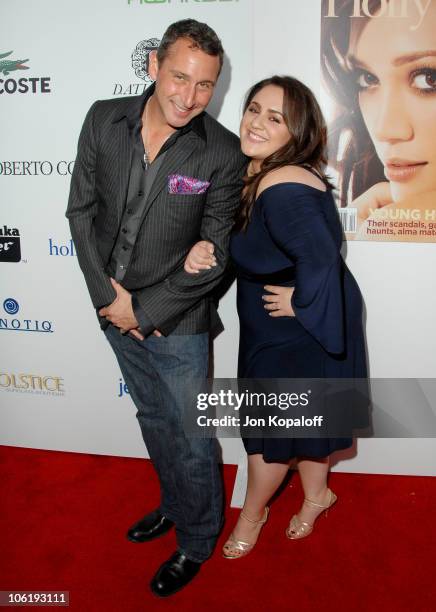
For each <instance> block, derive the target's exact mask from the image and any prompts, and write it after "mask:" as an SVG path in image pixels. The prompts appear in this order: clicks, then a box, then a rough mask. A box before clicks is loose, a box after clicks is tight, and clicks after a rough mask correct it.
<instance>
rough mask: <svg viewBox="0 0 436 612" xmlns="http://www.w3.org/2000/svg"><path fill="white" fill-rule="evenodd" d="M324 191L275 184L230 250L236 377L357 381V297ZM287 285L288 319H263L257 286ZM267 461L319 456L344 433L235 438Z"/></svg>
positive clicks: (361, 355)
mask: <svg viewBox="0 0 436 612" xmlns="http://www.w3.org/2000/svg"><path fill="white" fill-rule="evenodd" d="M341 243H342V229H341V225H340V222H339V217H338V212H337V209H336V205H335V203H334V200H333V196H332V193H331V191H330V189H327V191H325V192H324V191H321V190H319V189H317V188H315V187H311V186H309V185H305V184H303V183H293V182H286V183H278V184H276V185H272V186H271V187H268V188H266V189H265V190H264V191H263V192H262V193H261V194H260V196H259V197H258V198H257V200H256V202H255V204H254V207H253V210H252V216H251V219H250V223H249V224H248V227H247V230H246V231H245V232H234V233H233V235H232V238H231V245H230V252H231V256H232V259H233V262H234V264H235V267H236V274H237V306H238V314H239V320H240V344H239V365H238V376H239V378H365V377H366V376H367V370H366V355H365V342H364V334H363V328H362V297H361V293H360V290H359V287H358V285H357V283H356V281H355V279H354V277H353V276H352V274H351V272H350V271H349V270H348V268H347V266H346V265H345V262H344V261H343V259H342V257H341V254H340V248H341ZM267 284H270V285H282V286H295V290H294V294H293V297H292V306H293V309H294V312H295V317H270V316H269V314H268V311H267V310H265V308H264V305H265V302H264V301H263V300H262V295H264V294H266V293H267V292H266V291H265V289H264V286H265V285H267ZM243 442H244V445H245V449H246V451H247V453H248V454H254V453H261V454H263V457H264V460H265V461H269V462H274V461H287V460H289V459H291V458H293V457H296V456H307V457H314V458H315V457H317V458H320V457H325V456H327V455H329V454H330V453H332V452H333V451H335V450H338V449H343V448H348V447H349V446H351V444H352V439H351V438H328V439H319V438H313V439H308V438H304V439H303V438H287V439H281V438H280V439H266V438H260V439H259V438H256V439H250V438H243Z"/></svg>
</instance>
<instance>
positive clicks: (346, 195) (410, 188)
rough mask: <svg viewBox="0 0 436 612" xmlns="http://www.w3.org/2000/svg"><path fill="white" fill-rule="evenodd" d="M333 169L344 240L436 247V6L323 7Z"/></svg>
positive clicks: (422, 0)
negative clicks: (423, 243)
mask: <svg viewBox="0 0 436 612" xmlns="http://www.w3.org/2000/svg"><path fill="white" fill-rule="evenodd" d="M321 2H322V11H321V72H322V102H323V107H324V111H325V114H326V119H327V123H328V129H329V169H330V174H331V175H332V177H334V179H335V180H334V182H335V184H336V185H337V187H338V188H337V190H336V191H335V195H336V200H337V205H338V209H339V214H340V217H341V221H342V224H343V228H344V231H345V235H346V237H347V239H348V240H376V241H391V242H398V241H405V242H435V241H436V0H321Z"/></svg>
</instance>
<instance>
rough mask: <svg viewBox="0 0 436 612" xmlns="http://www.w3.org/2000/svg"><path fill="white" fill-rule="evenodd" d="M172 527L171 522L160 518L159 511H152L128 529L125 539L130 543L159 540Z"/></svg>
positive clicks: (162, 517)
mask: <svg viewBox="0 0 436 612" xmlns="http://www.w3.org/2000/svg"><path fill="white" fill-rule="evenodd" d="M173 526H174V523H173V521H170V520H169V519H167V518H165V517H164V516H162V514H161V513H160V512H159V510H154V511H153V512H151V513H150V514H147V515H146V516H144V518H142V519H141V520H140V521H138V522H137V523H135V524H134V525H132V526H131V527H130V529H129V531H128V532H127V539H128V540H130V541H131V542H149V541H150V540H154V539H155V538H160V536H163V535H164V534H165V533H166V532H167V531H169V530H170V529H171V528H172V527H173Z"/></svg>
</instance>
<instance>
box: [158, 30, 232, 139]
mask: <svg viewBox="0 0 436 612" xmlns="http://www.w3.org/2000/svg"><path fill="white" fill-rule="evenodd" d="M219 67H220V64H219V58H218V56H213V55H208V54H207V53H204V51H202V50H201V49H198V48H195V47H192V41H191V40H190V39H188V38H179V39H178V40H176V42H175V43H174V44H172V45H171V46H170V47H169V49H168V53H167V56H166V57H165V59H164V60H163V61H162V62H161V63H160V64H159V63H158V61H157V57H156V54H155V53H153V54H151V55H150V71H149V72H150V76H151V77H152V78H153V79H154V80H155V81H156V89H155V93H154V97H155V99H156V102H157V104H158V108H159V111H160V114H161V116H162V123H163V124H166V125H169V126H171V127H173V128H180V127H183V126H184V125H187V124H188V123H189V122H190V121H191V119H193V118H194V117H195V116H196V115H199V114H200V113H201V112H202V111H203V110H204V109H205V108H206V106H207V105H208V104H209V101H210V99H211V97H212V94H213V90H214V87H215V83H216V81H217V78H218V73H219Z"/></svg>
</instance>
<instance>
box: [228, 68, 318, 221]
mask: <svg viewBox="0 0 436 612" xmlns="http://www.w3.org/2000/svg"><path fill="white" fill-rule="evenodd" d="M267 85H276V86H277V87H280V88H281V89H282V90H283V116H284V120H285V123H286V126H287V128H288V130H289V141H288V142H287V143H286V144H285V145H283V147H281V148H280V149H278V150H277V151H274V153H272V154H271V155H270V156H269V157H267V158H266V159H264V160H263V161H262V165H261V169H260V172H258V173H257V174H255V175H253V176H249V177H246V178H245V179H244V182H245V188H244V191H243V195H242V200H241V207H240V209H239V214H238V217H237V220H236V228H238V229H242V230H244V229H245V228H246V227H247V225H248V223H249V221H250V217H251V211H252V209H253V205H254V202H255V200H256V193H257V190H258V187H259V183H260V181H261V180H262V179H263V177H264V176H266V175H267V174H268V172H271V170H276V169H277V168H281V167H283V166H289V165H290V164H292V165H293V166H310V167H311V168H313V169H314V170H316V172H317V173H318V174H319V175H320V177H321V178H322V179H323V180H324V182H325V183H326V184H327V185H329V183H328V179H327V177H326V175H325V174H324V168H325V166H326V163H327V156H326V145H327V129H326V125H325V122H324V117H323V115H322V112H321V109H320V107H319V104H318V102H317V101H316V98H315V96H314V95H313V93H312V92H311V91H310V89H309V88H308V87H306V85H304V84H303V83H302V82H301V81H298V80H297V79H294V78H292V77H289V76H273V77H271V78H268V79H263V80H262V81H259V83H256V84H255V85H253V87H252V88H251V89H250V90H249V92H248V94H247V96H246V99H245V103H244V113H245V111H246V110H247V108H248V107H249V105H250V103H251V101H252V99H253V98H254V96H255V95H256V94H257V93H258V92H259V91H260V90H261V89H263V88H264V87H266V86H267Z"/></svg>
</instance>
